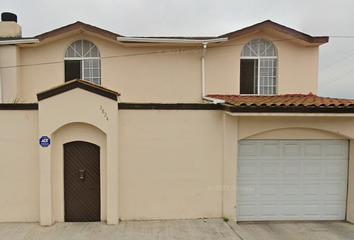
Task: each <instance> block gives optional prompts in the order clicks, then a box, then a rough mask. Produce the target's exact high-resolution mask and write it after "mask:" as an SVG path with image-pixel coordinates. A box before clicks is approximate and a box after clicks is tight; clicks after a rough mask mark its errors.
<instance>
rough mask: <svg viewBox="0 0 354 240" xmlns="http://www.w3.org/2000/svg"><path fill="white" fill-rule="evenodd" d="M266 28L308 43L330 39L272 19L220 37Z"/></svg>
mask: <svg viewBox="0 0 354 240" xmlns="http://www.w3.org/2000/svg"><path fill="white" fill-rule="evenodd" d="M265 28H270V29H273V30H276V31H278V32H281V33H284V34H287V35H290V36H292V37H294V38H298V39H301V40H303V41H305V42H308V43H316V44H323V43H327V42H328V40H329V38H328V37H312V36H310V35H308V34H305V33H302V32H299V31H297V30H294V29H292V28H289V27H286V26H283V25H280V24H278V23H275V22H272V21H270V20H266V21H264V22H260V23H257V24H255V25H252V26H249V27H246V28H243V29H240V30H237V31H234V32H230V33H227V34H224V35H220V36H219V37H220V38H224V37H227V38H228V39H234V38H238V37H241V36H244V35H247V34H251V33H254V32H257V31H259V30H261V29H265Z"/></svg>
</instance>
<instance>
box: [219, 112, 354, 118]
mask: <svg viewBox="0 0 354 240" xmlns="http://www.w3.org/2000/svg"><path fill="white" fill-rule="evenodd" d="M225 113H226V114H227V115H230V116H234V117H351V118H354V113H261V112H260V113H244V112H239V113H235V112H234V113H233V112H225Z"/></svg>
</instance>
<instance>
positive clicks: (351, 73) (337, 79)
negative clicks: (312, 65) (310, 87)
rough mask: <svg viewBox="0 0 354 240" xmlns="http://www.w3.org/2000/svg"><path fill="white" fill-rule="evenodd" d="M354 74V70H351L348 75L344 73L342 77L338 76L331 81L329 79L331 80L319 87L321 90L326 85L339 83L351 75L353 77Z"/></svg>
mask: <svg viewBox="0 0 354 240" xmlns="http://www.w3.org/2000/svg"><path fill="white" fill-rule="evenodd" d="M353 74H354V70H351V71H349V72H346V73H344V74H342V75H339V76H337V77H334V78H331V79H329V80H327V81H325V82H323V83H321V84H319V85H318V87H320V88H321V87H324V86H326V85H328V84H331V83H334V82H336V81H339V80H341V79H343V78H346V77H348V76H350V75H353Z"/></svg>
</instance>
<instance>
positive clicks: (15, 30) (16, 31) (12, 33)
mask: <svg viewBox="0 0 354 240" xmlns="http://www.w3.org/2000/svg"><path fill="white" fill-rule="evenodd" d="M0 37H1V38H8V37H22V28H21V26H20V25H18V24H17V23H16V22H12V21H11V22H10V21H9V22H6V21H1V22H0Z"/></svg>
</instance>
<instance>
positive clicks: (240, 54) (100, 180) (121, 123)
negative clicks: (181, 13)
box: [0, 14, 354, 225]
mask: <svg viewBox="0 0 354 240" xmlns="http://www.w3.org/2000/svg"><path fill="white" fill-rule="evenodd" d="M16 19H17V17H16V16H15V15H13V14H4V15H3V19H2V22H1V23H0V86H1V91H0V93H1V101H2V104H0V123H1V124H0V132H1V135H0V157H1V161H0V180H1V184H0V192H1V194H0V221H1V222H40V224H41V225H52V224H53V223H54V222H62V221H106V222H107V223H108V224H117V223H118V221H119V220H150V219H193V218H219V217H228V218H230V219H231V220H233V221H259V220H261V221H268V220H347V221H349V222H354V144H353V142H352V141H353V139H354V101H353V100H346V99H333V98H325V97H319V96H317V95H316V93H317V74H318V53H319V46H320V45H322V44H325V43H327V42H328V37H313V36H309V35H307V34H305V33H302V32H299V31H296V30H294V29H291V28H289V27H286V26H282V25H280V24H278V23H274V22H272V21H269V20H268V21H264V22H261V23H258V24H255V25H253V26H250V27H246V28H243V29H241V30H237V31H235V32H231V33H227V34H224V35H221V36H217V37H125V36H121V35H119V34H116V33H112V32H110V31H107V30H103V29H100V28H97V27H94V26H91V25H88V24H85V23H82V22H76V23H73V24H70V25H68V26H64V27H62V28H59V29H55V30H53V31H50V32H46V33H43V34H40V35H38V36H34V37H31V38H27V37H26V38H24V37H22V36H21V27H20V26H19V25H18V24H17V22H16Z"/></svg>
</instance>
